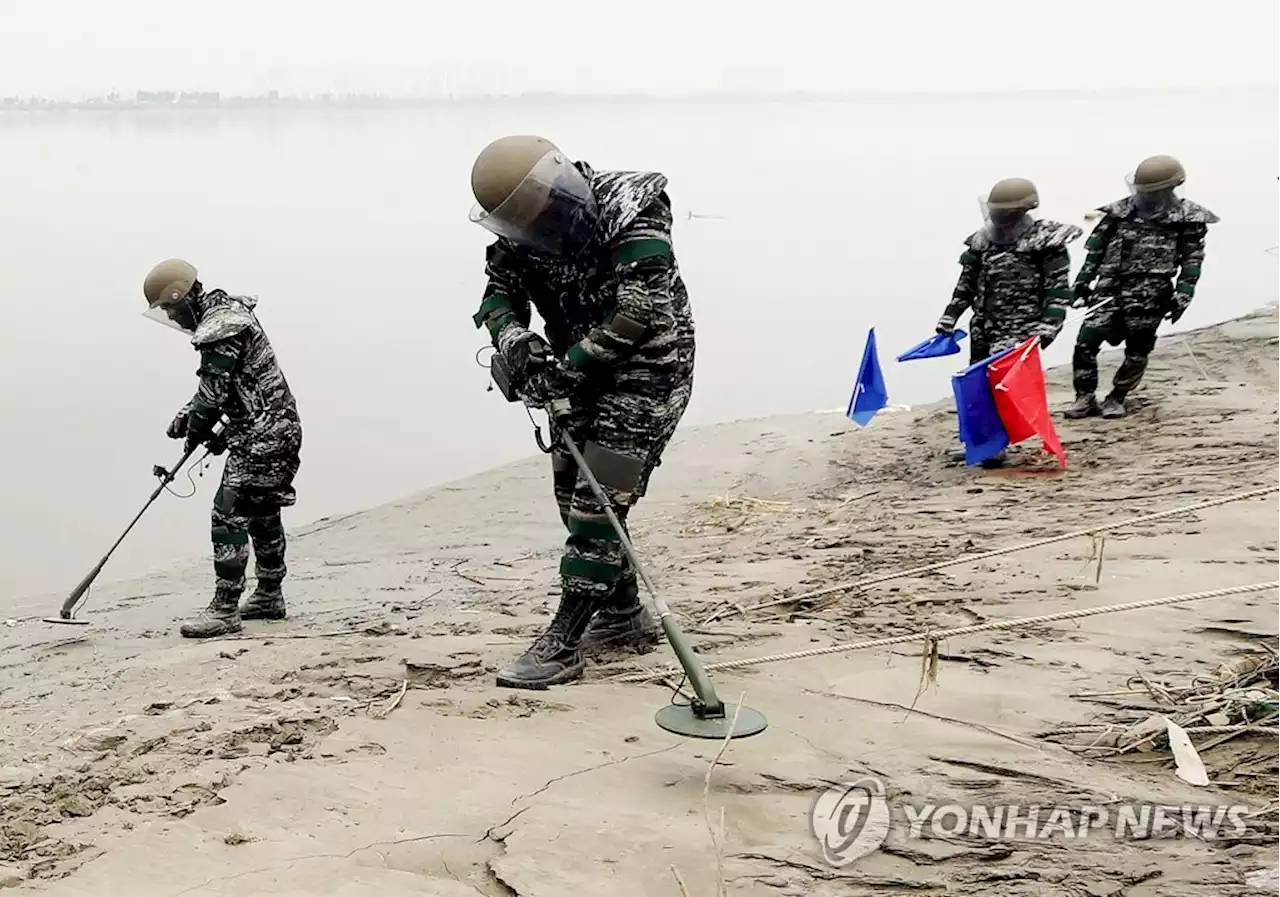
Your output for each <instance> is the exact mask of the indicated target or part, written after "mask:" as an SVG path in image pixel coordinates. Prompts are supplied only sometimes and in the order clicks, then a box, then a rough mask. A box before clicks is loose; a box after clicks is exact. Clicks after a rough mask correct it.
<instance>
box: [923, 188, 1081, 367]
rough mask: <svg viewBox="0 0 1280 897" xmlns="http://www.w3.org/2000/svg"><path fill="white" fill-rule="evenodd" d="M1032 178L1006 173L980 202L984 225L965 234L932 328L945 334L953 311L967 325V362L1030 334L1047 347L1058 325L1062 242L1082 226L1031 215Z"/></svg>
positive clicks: (1065, 289)
mask: <svg viewBox="0 0 1280 897" xmlns="http://www.w3.org/2000/svg"><path fill="white" fill-rule="evenodd" d="M1039 205H1040V196H1039V194H1038V193H1037V192H1036V187H1035V185H1034V184H1033V183H1031V182H1030V181H1028V180H1026V179H1025V178H1006V179H1005V180H1003V181H1000V182H998V183H997V184H996V185H995V186H994V187H992V188H991V192H990V193H989V194H988V195H987V199H986V200H985V201H984V202H983V205H982V210H983V217H984V218H985V219H986V224H985V226H984V227H983V228H982V230H980V231H977V232H976V233H973V234H970V235H969V236H968V237H967V238H965V241H964V242H965V246H966V247H967V248H966V249H965V251H964V252H963V253H961V255H960V278H959V280H958V281H957V282H956V287H955V290H954V291H953V292H952V294H951V302H950V303H949V304H948V305H947V307H946V309H945V310H944V311H943V312H942V317H941V318H939V319H938V326H937V331H938V332H939V333H951V332H952V331H954V330H955V328H956V322H957V320H958V319H959V317H960V315H962V314H964V312H965V311H966V310H968V309H971V310H972V312H973V316H972V320H971V321H970V324H969V330H970V331H971V332H970V334H969V363H970V364H977V363H978V362H979V361H982V360H983V359H984V358H990V357H991V356H992V355H995V354H998V353H1000V352H1002V351H1004V350H1005V349H1008V348H1011V347H1012V346H1016V345H1017V344H1018V343H1020V342H1023V341H1024V340H1026V339H1027V338H1028V337H1030V336H1039V337H1040V345H1041V346H1044V347H1048V345H1049V344H1050V343H1052V342H1053V340H1054V339H1055V338H1056V337H1057V335H1058V333H1059V331H1061V330H1062V322H1063V319H1064V318H1065V317H1066V314H1067V307H1068V306H1069V305H1070V303H1071V289H1070V279H1069V277H1068V272H1069V269H1070V267H1071V257H1070V255H1069V254H1068V253H1067V244H1068V243H1070V242H1072V241H1073V240H1076V239H1078V238H1079V237H1080V235H1081V234H1082V233H1084V232H1083V231H1082V230H1081V229H1080V228H1078V227H1076V226H1075V225H1074V224H1059V223H1058V222H1056V221H1037V220H1036V219H1034V218H1032V217H1031V215H1030V214H1028V213H1029V212H1030V211H1031V210H1032V209H1034V208H1036V207H1038V206H1039Z"/></svg>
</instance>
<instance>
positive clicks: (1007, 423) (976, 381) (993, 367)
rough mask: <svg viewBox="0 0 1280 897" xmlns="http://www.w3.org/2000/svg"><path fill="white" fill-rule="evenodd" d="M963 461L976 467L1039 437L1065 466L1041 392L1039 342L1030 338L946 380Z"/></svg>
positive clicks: (1065, 458)
mask: <svg viewBox="0 0 1280 897" xmlns="http://www.w3.org/2000/svg"><path fill="white" fill-rule="evenodd" d="M951 388H952V391H953V392H954V393H955V397H956V412H957V416H958V418H959V428H960V441H961V442H963V443H964V452H965V458H964V460H965V463H966V464H979V463H981V462H983V461H985V460H987V459H988V458H993V457H995V456H996V455H998V454H999V453H1000V452H1001V451H1003V450H1004V449H1005V448H1007V447H1008V446H1010V445H1016V444H1017V443H1019V442H1022V441H1023V440H1026V439H1030V438H1031V437H1032V436H1039V437H1040V441H1041V443H1042V444H1043V445H1044V448H1045V451H1047V452H1049V453H1050V454H1052V455H1055V456H1056V457H1057V459H1058V464H1059V466H1061V467H1066V466H1067V457H1066V453H1065V452H1064V451H1063V448H1062V443H1061V441H1060V440H1059V439H1058V433H1057V430H1055V429H1054V426H1053V417H1052V416H1051V415H1050V413H1049V399H1048V396H1047V394H1046V392H1045V383H1044V367H1043V363H1042V362H1041V359H1040V339H1039V337H1034V336H1033V337H1031V338H1030V339H1028V340H1026V341H1024V342H1022V343H1020V344H1018V345H1016V346H1014V347H1013V348H1011V349H1007V350H1005V351H1004V352H1001V353H999V354H997V355H993V356H992V357H990V358H987V359H984V360H982V361H980V362H978V363H977V364H974V365H970V366H969V367H967V368H965V369H964V370H963V371H961V372H960V373H958V374H956V375H954V376H953V377H952V378H951Z"/></svg>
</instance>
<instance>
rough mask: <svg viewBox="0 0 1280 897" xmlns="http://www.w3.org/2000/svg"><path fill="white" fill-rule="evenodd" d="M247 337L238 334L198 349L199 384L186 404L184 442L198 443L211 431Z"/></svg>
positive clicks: (224, 403)
mask: <svg viewBox="0 0 1280 897" xmlns="http://www.w3.org/2000/svg"><path fill="white" fill-rule="evenodd" d="M246 339H247V335H246V334H245V333H239V334H236V335H235V336H232V337H228V338H227V339H223V340H218V341H217V342H215V343H209V344H207V345H204V346H201V347H200V367H199V368H198V369H197V370H196V374H197V375H198V376H199V377H200V385H199V387H197V389H196V394H195V395H194V396H193V397H192V399H191V401H190V402H188V403H187V440H188V442H201V441H203V440H204V439H205V438H206V437H207V436H209V434H210V433H212V432H213V426H214V424H216V423H217V422H218V419H219V418H220V417H221V416H222V413H223V411H224V410H226V407H227V404H228V401H229V400H230V398H231V374H232V372H233V371H234V370H235V367H236V365H237V364H238V363H239V361H240V356H241V355H242V353H243V352H244V347H245V341H246Z"/></svg>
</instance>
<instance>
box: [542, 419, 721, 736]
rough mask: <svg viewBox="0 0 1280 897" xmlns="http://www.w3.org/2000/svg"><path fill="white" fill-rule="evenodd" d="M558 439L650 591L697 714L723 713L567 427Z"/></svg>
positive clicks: (698, 664)
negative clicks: (689, 689)
mask: <svg viewBox="0 0 1280 897" xmlns="http://www.w3.org/2000/svg"><path fill="white" fill-rule="evenodd" d="M560 438H561V439H562V440H563V441H564V445H565V448H567V449H568V450H569V454H570V455H572V456H573V460H574V461H575V462H576V463H577V465H578V470H579V471H581V473H582V477H583V479H585V480H586V481H587V485H588V486H590V487H591V492H592V494H593V495H595V497H596V501H598V502H600V507H602V508H604V513H605V515H606V516H607V517H608V518H609V523H610V524H611V525H612V526H613V529H614V532H616V533H617V534H618V539H619V540H620V541H621V542H622V550H623V551H625V552H626V553H627V557H628V558H629V559H630V561H631V564H632V566H634V567H635V568H636V573H637V574H639V576H640V579H641V580H643V582H644V585H645V588H646V589H648V590H649V595H650V597H652V598H653V604H654V606H655V607H656V608H657V609H658V616H659V618H660V619H661V621H662V631H663V632H664V633H665V634H666V636H667V641H668V642H670V643H671V649H672V650H673V651H675V654H676V659H677V660H679V661H680V666H681V667H683V668H684V672H685V675H686V676H688V677H689V684H690V685H691V686H693V691H694V694H696V695H697V699H698V703H699V704H700V705H701V706H699V707H697V708H696V710H697V715H698V716H701V717H717V716H724V715H725V710H724V704H723V703H722V702H721V701H720V698H719V696H718V695H716V688H715V685H713V684H712V682H711V678H710V677H709V676H707V673H706V671H705V670H704V669H703V668H702V662H701V661H700V660H698V655H697V654H695V653H694V651H693V648H691V647H690V646H689V641H688V639H686V638H685V635H684V632H683V631H681V629H680V624H679V623H678V622H676V618H675V617H674V616H672V614H671V609H670V608H669V607H667V603H666V602H665V601H663V600H662V597H661V596H660V595H659V594H658V590H657V589H656V588H654V585H653V580H651V579H650V578H649V571H648V570H646V569H645V566H644V562H643V561H641V560H640V556H639V555H638V554H636V550H635V548H634V547H632V545H631V540H630V539H629V538H627V532H626V530H625V529H623V526H622V522H621V521H619V520H618V515H616V514H615V513H613V508H612V507H611V505H610V502H609V499H608V497H606V496H605V494H604V490H603V489H602V488H601V487H600V483H599V481H598V480H597V479H596V477H595V474H593V473H592V472H591V468H590V467H588V466H587V460H586V458H584V457H583V456H582V452H580V451H579V450H578V446H577V443H575V442H574V441H573V437H572V436H570V435H569V433H568V431H567V430H564V431H562V432H561V433H560Z"/></svg>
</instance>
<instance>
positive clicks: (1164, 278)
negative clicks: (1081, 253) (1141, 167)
mask: <svg viewBox="0 0 1280 897" xmlns="http://www.w3.org/2000/svg"><path fill="white" fill-rule="evenodd" d="M1099 211H1101V212H1102V213H1103V218H1102V220H1101V221H1099V222H1098V224H1097V226H1096V227H1095V228H1094V229H1093V233H1091V234H1090V235H1089V239H1088V240H1087V241H1086V243H1085V246H1086V248H1087V250H1088V254H1087V256H1086V258H1085V261H1084V265H1083V266H1082V267H1081V268H1080V272H1079V273H1078V274H1077V275H1076V292H1077V294H1078V295H1080V296H1082V297H1083V296H1095V297H1096V299H1093V301H1091V302H1090V303H1089V304H1096V303H1097V301H1098V300H1101V299H1105V298H1111V300H1112V301H1110V302H1109V303H1107V305H1105V306H1103V307H1101V308H1098V309H1096V310H1095V311H1093V312H1092V313H1091V314H1089V315H1088V316H1087V317H1086V318H1085V320H1084V323H1083V325H1082V326H1081V328H1080V334H1079V336H1078V337H1077V338H1076V346H1075V352H1074V355H1073V357H1072V368H1073V377H1072V379H1073V381H1074V386H1075V392H1076V395H1077V397H1083V398H1087V399H1092V397H1093V394H1094V391H1095V390H1096V389H1097V388H1098V352H1099V351H1100V350H1101V349H1102V344H1103V343H1104V342H1105V343H1109V344H1110V345H1113V346H1118V345H1120V344H1121V343H1124V347H1125V349H1124V361H1123V362H1122V363H1121V365H1120V369H1119V370H1118V371H1116V375H1115V380H1114V383H1113V387H1112V393H1111V397H1113V398H1114V400H1116V401H1119V402H1123V399H1124V397H1125V396H1126V395H1127V394H1128V393H1129V392H1131V391H1132V390H1133V389H1134V388H1135V387H1136V386H1137V385H1138V384H1139V383H1140V382H1141V380H1142V376H1143V374H1144V373H1145V372H1146V369H1147V357H1148V356H1149V355H1150V354H1151V351H1152V349H1154V348H1155V344H1156V330H1157V328H1158V327H1159V326H1160V322H1161V320H1162V319H1163V318H1165V317H1166V316H1168V317H1170V318H1171V320H1174V321H1176V320H1177V319H1178V318H1180V317H1181V316H1182V314H1183V312H1185V311H1186V310H1187V307H1188V306H1189V305H1190V304H1191V300H1192V297H1194V296H1195V291H1196V282H1197V281H1198V280H1199V279H1200V269H1201V265H1203V263H1204V252H1205V248H1204V242H1205V234H1206V232H1207V230H1208V227H1207V226H1208V225H1209V224H1213V223H1214V222H1216V221H1218V216H1217V215H1215V214H1214V213H1213V212H1210V211H1209V210H1208V209H1206V208H1204V207H1203V206H1199V205H1196V204H1195V203H1193V202H1190V201H1189V200H1185V199H1181V198H1175V199H1174V200H1173V202H1172V203H1171V204H1170V205H1169V206H1167V207H1166V208H1163V209H1161V210H1159V211H1158V212H1156V213H1154V214H1152V215H1149V216H1145V217H1144V216H1142V215H1140V214H1139V210H1138V208H1137V202H1136V200H1135V199H1134V197H1132V196H1127V197H1125V198H1124V199H1121V200H1119V201H1117V202H1113V203H1111V204H1109V205H1105V206H1102V207H1100V208H1099ZM1095 278H1097V281H1098V284H1097V289H1096V290H1092V289H1090V284H1092V283H1093V281H1094V279H1095Z"/></svg>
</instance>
